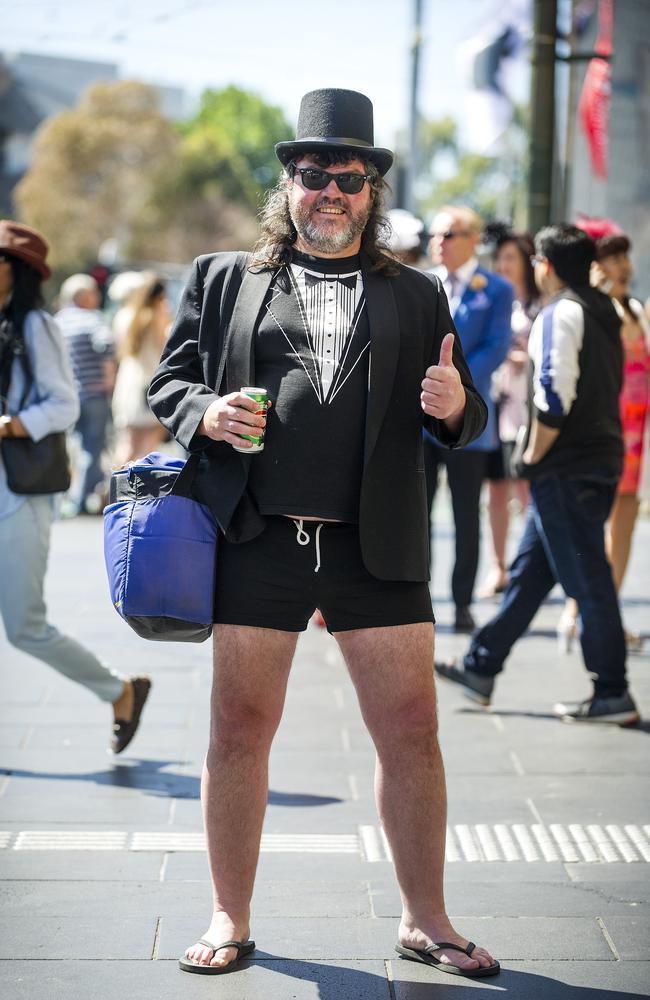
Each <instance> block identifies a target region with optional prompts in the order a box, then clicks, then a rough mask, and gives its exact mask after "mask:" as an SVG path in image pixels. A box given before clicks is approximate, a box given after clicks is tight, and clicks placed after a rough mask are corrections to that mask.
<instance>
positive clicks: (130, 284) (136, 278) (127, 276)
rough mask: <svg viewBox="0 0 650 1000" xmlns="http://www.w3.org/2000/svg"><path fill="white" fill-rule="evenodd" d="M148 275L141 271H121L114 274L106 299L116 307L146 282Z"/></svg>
mask: <svg viewBox="0 0 650 1000" xmlns="http://www.w3.org/2000/svg"><path fill="white" fill-rule="evenodd" d="M147 278H148V274H147V273H143V272H142V271H122V272H121V273H120V274H116V275H115V277H114V278H113V280H112V281H111V283H110V285H109V286H108V297H109V299H110V300H111V302H115V303H117V304H118V305H119V304H120V303H122V302H125V301H126V299H128V297H129V296H130V295H132V294H133V292H135V291H136V290H137V289H138V288H140V287H141V286H142V285H143V284H144V283H145V281H147Z"/></svg>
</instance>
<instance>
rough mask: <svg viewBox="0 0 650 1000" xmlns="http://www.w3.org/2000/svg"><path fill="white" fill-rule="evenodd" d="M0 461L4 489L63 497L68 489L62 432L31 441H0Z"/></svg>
mask: <svg viewBox="0 0 650 1000" xmlns="http://www.w3.org/2000/svg"><path fill="white" fill-rule="evenodd" d="M0 448H2V461H3V463H4V467H5V472H6V474H7V486H8V487H9V489H10V490H11V491H12V493H20V494H25V495H33V494H39V493H40V494H43V493H65V491H66V490H67V489H69V488H70V466H69V463H68V451H67V448H66V438H65V433H64V432H63V431H60V432H57V433H55V434H48V435H47V436H46V437H44V438H41V440H40V441H33V440H32V438H28V437H25V438H18V437H11V438H2V441H0Z"/></svg>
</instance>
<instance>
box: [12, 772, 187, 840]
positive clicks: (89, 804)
mask: <svg viewBox="0 0 650 1000" xmlns="http://www.w3.org/2000/svg"><path fill="white" fill-rule="evenodd" d="M38 784H39V783H38V782H34V784H33V785H31V786H30V788H29V789H26V790H25V789H23V790H21V791H19V792H18V793H14V792H13V790H12V786H11V783H10V785H9V788H8V790H7V791H6V792H5V794H4V795H3V796H2V798H1V799H0V822H3V821H8V822H15V823H24V824H30V823H35V822H40V823H46V822H47V821H48V820H49V821H50V823H51V824H52V825H53V826H56V821H55V820H53V817H59V816H64V817H65V821H66V823H67V824H75V823H76V824H87V825H89V826H91V827H92V826H93V825H94V824H104V823H113V824H115V825H114V827H113V829H116V828H118V827H119V826H120V825H121V824H123V823H128V824H129V825H130V826H137V828H138V829H145V830H146V829H147V826H148V824H150V823H165V822H166V821H167V819H168V818H169V810H170V801H171V800H170V799H168V798H167V797H166V796H163V797H160V798H156V797H155V793H151V794H149V795H143V794H142V793H141V792H135V793H134V794H133V795H117V794H115V792H116V790H115V789H111V790H108V789H105V790H104V792H103V794H101V793H99V792H97V790H95V791H96V792H97V794H94V793H93V792H92V791H91V790H90V788H89V786H86V785H83V786H81V788H80V789H79V790H77V791H76V792H75V791H72V790H71V789H69V788H66V790H65V791H61V790H60V788H59V785H58V783H57V782H52V783H50V785H48V787H47V789H46V790H44V791H43V790H41V789H40V788H39V787H38ZM111 793H112V794H111Z"/></svg>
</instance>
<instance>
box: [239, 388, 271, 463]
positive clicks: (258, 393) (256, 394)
mask: <svg viewBox="0 0 650 1000" xmlns="http://www.w3.org/2000/svg"><path fill="white" fill-rule="evenodd" d="M239 391H240V392H241V393H243V394H244V395H245V396H250V398H251V399H254V400H255V402H256V403H257V404H258V405H257V409H256V410H255V415H256V416H258V417H261V416H265V415H266V410H267V391H266V389H260V388H259V387H257V386H254V385H245V386H244V387H243V388H241V389H240V390H239ZM251 430H252V431H255V433H253V434H239V435H238V437H240V438H243V439H244V441H250V442H251V447H250V448H238V447H237V445H236V444H234V445H233V448H234V449H235V451H241V452H242V454H244V455H257V454H258V453H259V452H260V451H264V428H263V427H257V428H252V427H251Z"/></svg>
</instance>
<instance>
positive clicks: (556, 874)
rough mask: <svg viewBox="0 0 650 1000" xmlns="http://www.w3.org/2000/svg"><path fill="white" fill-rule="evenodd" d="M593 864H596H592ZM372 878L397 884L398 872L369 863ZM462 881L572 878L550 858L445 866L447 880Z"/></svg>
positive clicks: (528, 880)
mask: <svg viewBox="0 0 650 1000" xmlns="http://www.w3.org/2000/svg"><path fill="white" fill-rule="evenodd" d="M592 867H593V866H592ZM367 870H368V872H369V873H370V874H369V875H368V878H370V879H372V883H373V885H375V884H376V885H377V886H386V885H388V886H390V885H392V884H393V883H394V878H395V876H394V873H393V867H392V865H389V864H387V863H386V862H383V863H380V864H369V865H368V868H367ZM452 882H460V883H461V884H463V885H465V886H467V887H468V891H471V887H472V886H473V884H474V883H475V882H477V883H478V882H486V883H492V882H500V883H504V884H508V883H514V884H517V885H518V884H520V883H522V882H548V883H558V882H564V883H565V884H569V882H570V879H569V877H568V875H567V873H566V871H565V870H564V865H562V864H560V863H559V862H553V861H551V862H546V861H529V862H526V861H512V862H508V863H505V862H503V861H481V862H475V863H472V862H469V861H454V862H451V863H449V864H447V865H446V866H445V883H446V884H448V883H452Z"/></svg>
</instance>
